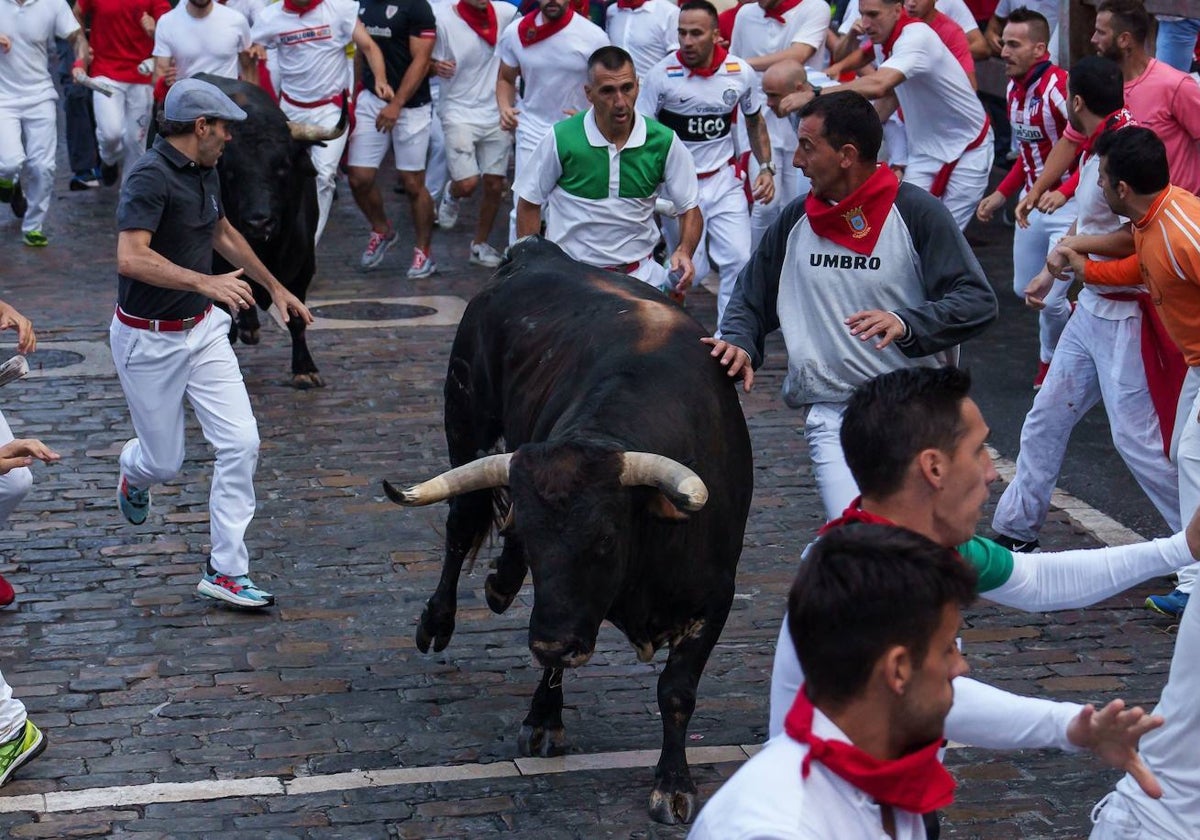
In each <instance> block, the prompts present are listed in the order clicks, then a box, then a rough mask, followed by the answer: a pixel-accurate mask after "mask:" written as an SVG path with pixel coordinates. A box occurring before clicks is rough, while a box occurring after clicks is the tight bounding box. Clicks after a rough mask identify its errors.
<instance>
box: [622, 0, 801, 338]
mask: <svg viewBox="0 0 1200 840" xmlns="http://www.w3.org/2000/svg"><path fill="white" fill-rule="evenodd" d="M717 36H718V32H717V10H716V8H715V7H713V5H712V4H711V3H709V2H708V0H688V2H685V3H684V4H683V6H682V7H681V9H680V14H679V40H680V42H681V43H682V45H683V47H682V49H681V50H680V51H679V52H677V53H675V54H673V55H669V56H667V57H666V58H664V59H663V60H662V61H660V62H659V63H658V64H656V65H654V67H653V68H651V69H650V71H649V72H647V73H646V74H645V75H644V76H643V78H642V89H641V93H640V94H639V95H638V110H639V111H640V112H641V113H643V114H647V115H649V116H652V117H654V118H655V119H656V120H658V121H659V122H661V123H662V124H663V125H665V126H667V127H668V128H670V129H672V130H674V132H675V133H676V134H677V135H678V136H679V138H680V139H681V140H683V143H684V145H685V146H687V148H688V151H690V152H691V153H692V157H693V158H694V159H695V161H696V173H697V178H698V179H699V182H700V211H701V213H702V215H703V217H704V231H705V233H704V235H703V236H702V237H701V240H700V244H699V245H698V246H697V247H696V255H695V257H694V260H693V261H694V262H695V264H696V276H697V277H698V278H703V277H705V276H707V275H708V272H709V266H708V258H709V257H711V259H712V260H713V261H714V262H715V263H716V264H717V268H718V270H719V271H720V277H721V285H720V289H719V291H718V293H717V323H718V324H720V323H721V316H722V315H723V314H724V313H725V304H727V303H728V302H729V297H730V295H731V294H733V287H734V284H735V283H736V282H737V276H738V274H739V273H740V272H741V270H742V266H744V265H745V264H746V261H747V260H749V259H750V227H749V225H748V224H747V222H748V221H749V214H748V213H747V212H746V194H745V192H744V190H743V188H742V180H741V178H739V177H738V175H737V173H736V172H735V168H734V158H735V156H736V152H735V149H734V145H733V131H732V129H733V120H734V116H735V114H736V112H737V111H738V110H740V111H741V112H742V115H743V119H745V120H746V129H747V133H748V134H749V137H750V144H751V146H752V147H753V149H754V157H755V160H756V161H757V162H758V163H759V174H758V177H757V178H756V179H755V183H754V194H755V200H756V201H761V202H762V203H763V204H769V203H770V202H771V201H772V200H773V198H774V195H775V163H774V162H773V161H772V160H771V139H770V137H769V136H768V134H767V129H766V125H765V123H764V120H763V118H762V114H763V108H762V104H763V103H762V96H761V95H760V91H759V89H758V85H757V84H756V83H755V77H754V72H753V71H752V70H751V69H750V65H749V64H747V63H746V62H745V61H743V60H742V59H740V58H738V57H737V56H736V55H733V54H731V53H728V52H726V50H725V48H724V47H719V46H717V43H716V39H717ZM786 165H788V166H789V167H790V161H789V162H787V164H786ZM662 221H663V235H664V237H665V238H666V240H667V247H668V250H674V246H675V245H676V244H677V243H678V241H679V233H678V229H677V227H676V225H675V224H674V220H673V219H668V218H664V219H663V220H662ZM706 245H707V256H706V253H705V252H706V248H705V246H706Z"/></svg>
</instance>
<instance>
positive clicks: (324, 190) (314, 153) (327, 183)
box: [235, 98, 350, 245]
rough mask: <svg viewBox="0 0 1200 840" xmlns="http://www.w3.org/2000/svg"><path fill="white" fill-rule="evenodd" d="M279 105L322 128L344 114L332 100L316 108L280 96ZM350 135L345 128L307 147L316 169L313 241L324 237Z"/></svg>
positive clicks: (294, 116) (291, 117)
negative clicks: (337, 133)
mask: <svg viewBox="0 0 1200 840" xmlns="http://www.w3.org/2000/svg"><path fill="white" fill-rule="evenodd" d="M279 107H280V108H281V109H282V110H283V113H284V114H285V115H286V116H287V118H288V119H289V120H293V121H295V122H306V123H312V124H313V125H319V126H321V127H322V128H333V127H334V126H336V125H337V124H338V120H339V119H341V117H342V109H341V108H340V107H339V106H337V105H334V104H332V103H331V104H328V105H319V106H317V107H316V108H302V107H300V106H299V105H296V104H294V103H292V102H289V101H288V100H286V99H282V98H281V99H280V100H279ZM235 130H236V129H235ZM349 136H350V132H349V131H348V130H347V131H343V132H342V136H341V137H339V138H337V139H336V140H326V141H325V145H323V146H322V145H316V146H310V147H309V150H308V154H309V157H311V158H312V163H313V168H314V169H316V170H317V231H316V233H315V234H314V235H313V244H314V245H315V244H316V243H318V242H320V241H321V234H323V233H324V232H325V223H326V222H328V221H329V208H330V207H331V206H333V191H334V188H335V187H336V186H337V173H338V164H339V163H341V160H342V152H343V151H345V149H346V141H347V140H348V139H349Z"/></svg>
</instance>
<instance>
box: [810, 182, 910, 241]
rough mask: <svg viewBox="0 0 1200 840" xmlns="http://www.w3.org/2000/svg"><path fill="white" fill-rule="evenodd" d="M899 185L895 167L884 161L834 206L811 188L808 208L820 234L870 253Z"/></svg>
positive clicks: (813, 223)
mask: <svg viewBox="0 0 1200 840" xmlns="http://www.w3.org/2000/svg"><path fill="white" fill-rule="evenodd" d="M899 189H900V182H899V181H897V180H896V176H895V175H893V174H892V170H891V169H889V168H888V167H886V166H882V165H880V166H878V167H876V169H875V172H874V173H873V174H872V175H871V177H870V178H868V179H867V180H866V181H864V182H863V184H862V186H860V187H859V188H858V189H856V190H855V191H854V192H852V193H850V195H848V196H846V197H845V198H843V199H842V200H841V201H839V202H838V203H837V204H834V205H832V206H831V205H829V204H826V203H825V202H824V201H822V200H821V199H819V198H817V197H816V196H815V195H813V194H812V193H811V192H810V193H809V194H808V198H807V199H805V201H804V210H805V212H806V213H807V214H808V221H809V224H811V225H812V228H813V232H814V233H816V234H817V235H818V236H820V237H822V238H823V239H829V240H832V241H833V242H836V243H837V244H838V245H843V246H845V247H847V248H849V249H850V250H851V251H854V252H855V253H856V254H862V255H863V256H866V255H868V254H870V253H871V252H872V251H874V250H875V243H876V242H878V241H879V234H880V232H881V231H882V230H883V223H884V221H886V220H887V216H888V213H890V212H891V209H892V205H893V204H894V203H895V201H896V192H897V191H898V190H899Z"/></svg>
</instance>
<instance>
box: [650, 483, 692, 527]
mask: <svg viewBox="0 0 1200 840" xmlns="http://www.w3.org/2000/svg"><path fill="white" fill-rule="evenodd" d="M646 511H647V512H648V513H649V514H650V515H651V516H653V517H655V518H656V519H667V520H670V521H672V522H687V519H688V515H687V514H686V513H684V512H683V511H681V510H680V509H679V508H677V507H675V505H673V504H671V500H670V499H668V498H667V497H666V496H664V495H663V494H662V492H661V491H659V490H655V491H654V492H653V493H651V494H650V501H649V502H648V503H647V504H646Z"/></svg>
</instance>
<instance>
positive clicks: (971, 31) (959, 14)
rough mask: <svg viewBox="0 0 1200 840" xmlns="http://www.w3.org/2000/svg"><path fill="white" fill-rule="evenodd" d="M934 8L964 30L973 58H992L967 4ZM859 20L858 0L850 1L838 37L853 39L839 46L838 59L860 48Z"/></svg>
mask: <svg viewBox="0 0 1200 840" xmlns="http://www.w3.org/2000/svg"><path fill="white" fill-rule="evenodd" d="M933 7H934V8H935V9H937V10H938V11H939V12H941V13H942V14H944V15H945V16H946V17H948V18H950V20H952V21H954V22H955V23H957V24H958V25H959V27H961V28H962V31H963V34H964V35H966V36H967V43H968V44H969V45H970V47H971V57H972V58H974V59H975V60H976V61H980V60H982V59H985V58H988V57H989V56H991V54H992V48H991V47H989V46H988V42H987V39H986V38H985V37H983V32H981V31H980V30H979V23H978V22H977V21H976V20H975V14H974V12H972V11H971V10H970V9H969V8H967V4H966V3H964V2H963V0H937V2H936V3H934V4H933ZM910 14H911V13H910ZM858 20H859V17H858V0H850V2H849V3H847V4H846V12H845V14H844V15H843V16H842V22H841V24H840V25H839V26H838V35H841V36H843V38H845V37H846V36H851V39H850V40H845V41H844V42H843V44H842V45H839V48H838V50H837V51H836V56H837V57H838V58H841V57H843V56H845V55H846V53H847V52H849V51H850V50H851V49H854V48H856V47H858V46H860V44H859V39H861V38H862V34H863V32H862V27H861V25H860V26H858V27H855V24H856V23H858Z"/></svg>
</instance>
